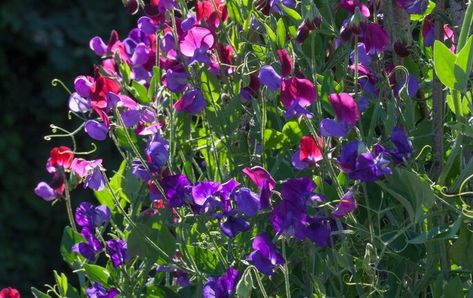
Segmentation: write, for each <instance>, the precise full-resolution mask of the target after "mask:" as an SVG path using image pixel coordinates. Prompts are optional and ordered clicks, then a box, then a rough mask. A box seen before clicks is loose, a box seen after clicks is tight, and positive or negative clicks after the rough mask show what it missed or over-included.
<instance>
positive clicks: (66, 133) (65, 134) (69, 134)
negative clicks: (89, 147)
mask: <svg viewBox="0 0 473 298" xmlns="http://www.w3.org/2000/svg"><path fill="white" fill-rule="evenodd" d="M84 126H85V122H84V123H82V124H81V125H79V127H78V128H76V129H75V130H74V131H72V132H71V131H68V130H66V129H64V128H62V127H59V126H57V125H54V124H51V125H50V127H51V130H52V132H53V134H51V135H46V136H44V139H45V140H46V141H51V139H52V138H67V137H70V138H71V140H72V147H73V149H72V151H76V149H77V144H76V138H75V137H74V136H75V135H76V134H77V133H78V132H79V131H80V130H81V129H82V128H83V127H84ZM58 130H59V131H62V132H63V134H56V132H57V131H58Z"/></svg>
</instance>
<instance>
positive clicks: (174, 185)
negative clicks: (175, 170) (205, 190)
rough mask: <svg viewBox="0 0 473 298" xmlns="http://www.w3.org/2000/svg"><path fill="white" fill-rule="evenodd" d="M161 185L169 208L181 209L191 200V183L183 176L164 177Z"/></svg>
mask: <svg viewBox="0 0 473 298" xmlns="http://www.w3.org/2000/svg"><path fill="white" fill-rule="evenodd" d="M161 185H162V187H163V189H164V192H165V193H166V200H167V202H168V204H169V206H170V207H181V206H183V205H184V204H185V203H186V202H187V201H188V200H190V198H191V183H190V181H189V179H187V177H186V176H185V175H183V174H178V175H172V176H166V177H164V178H163V179H162V180H161Z"/></svg>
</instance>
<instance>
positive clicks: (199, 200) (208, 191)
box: [192, 181, 221, 206]
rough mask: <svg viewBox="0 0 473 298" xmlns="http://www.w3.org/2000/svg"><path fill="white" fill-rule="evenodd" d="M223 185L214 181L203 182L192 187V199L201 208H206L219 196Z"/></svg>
mask: <svg viewBox="0 0 473 298" xmlns="http://www.w3.org/2000/svg"><path fill="white" fill-rule="evenodd" d="M220 187H221V184H220V183H218V182H214V181H203V182H200V183H198V184H197V185H196V186H194V187H192V199H193V200H194V203H195V204H197V205H199V206H204V205H205V204H206V203H208V201H209V200H214V197H215V196H217V194H218V191H219V189H220Z"/></svg>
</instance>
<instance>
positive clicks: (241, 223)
mask: <svg viewBox="0 0 473 298" xmlns="http://www.w3.org/2000/svg"><path fill="white" fill-rule="evenodd" d="M249 228H250V223H249V222H248V221H247V220H246V219H244V218H243V217H235V216H227V218H226V220H225V221H223V220H222V221H220V229H221V230H222V232H223V233H224V234H225V235H227V236H228V237H230V238H232V239H233V238H235V236H236V235H237V234H238V233H240V232H245V231H248V229H249Z"/></svg>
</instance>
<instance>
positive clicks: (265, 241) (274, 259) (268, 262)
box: [247, 232, 286, 275]
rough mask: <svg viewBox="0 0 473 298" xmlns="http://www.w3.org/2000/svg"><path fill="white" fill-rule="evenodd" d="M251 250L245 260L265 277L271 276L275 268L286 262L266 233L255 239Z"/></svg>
mask: <svg viewBox="0 0 473 298" xmlns="http://www.w3.org/2000/svg"><path fill="white" fill-rule="evenodd" d="M252 248H253V252H251V253H250V255H249V256H248V257H247V260H248V261H249V262H250V263H251V264H253V265H254V266H255V267H256V268H257V269H258V270H259V271H260V272H262V273H264V274H266V275H272V274H273V270H274V268H275V267H276V266H278V265H284V263H285V262H286V261H285V260H284V258H283V257H282V256H281V254H280V253H279V252H278V250H277V248H276V246H275V245H274V244H273V242H272V241H271V239H270V238H269V235H268V234H267V233H266V232H263V233H261V234H259V235H258V236H256V237H255V239H254V240H253V244H252Z"/></svg>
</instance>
